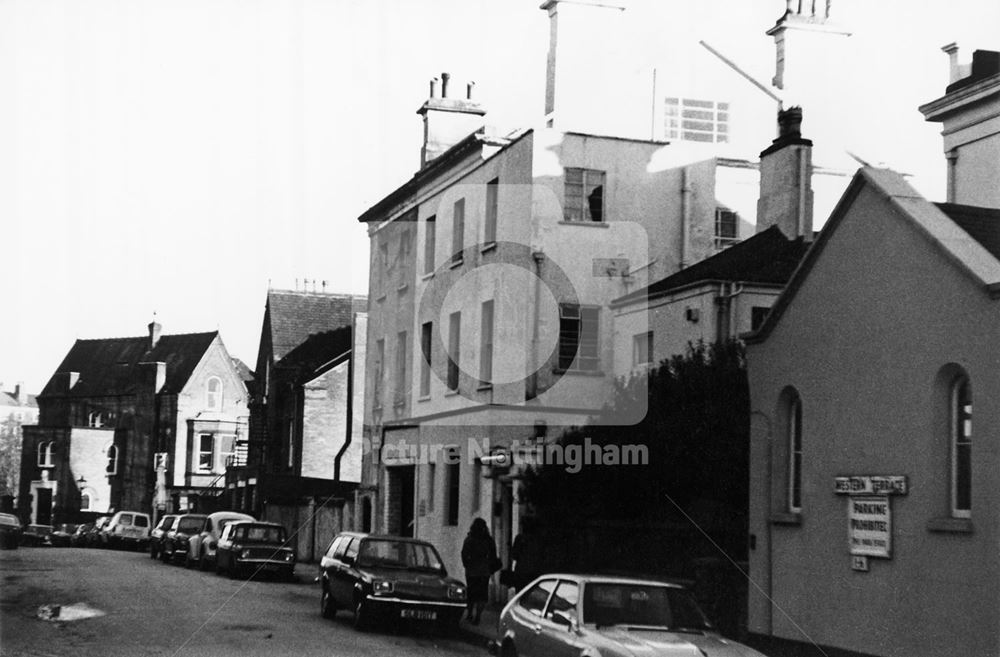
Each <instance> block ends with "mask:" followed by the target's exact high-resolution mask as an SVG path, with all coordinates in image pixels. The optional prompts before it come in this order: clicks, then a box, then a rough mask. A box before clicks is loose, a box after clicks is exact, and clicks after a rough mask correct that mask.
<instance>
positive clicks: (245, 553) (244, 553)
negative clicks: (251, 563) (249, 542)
mask: <svg viewBox="0 0 1000 657" xmlns="http://www.w3.org/2000/svg"><path fill="white" fill-rule="evenodd" d="M249 558H250V550H243V551H242V552H240V559H249Z"/></svg>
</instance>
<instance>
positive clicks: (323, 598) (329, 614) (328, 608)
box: [319, 586, 337, 618]
mask: <svg viewBox="0 0 1000 657" xmlns="http://www.w3.org/2000/svg"><path fill="white" fill-rule="evenodd" d="M319 613H320V615H321V616H322V617H323V618H333V617H334V616H336V615H337V607H336V606H334V604H333V596H332V595H330V591H329V590H327V588H326V586H324V587H323V593H322V594H320V597H319Z"/></svg>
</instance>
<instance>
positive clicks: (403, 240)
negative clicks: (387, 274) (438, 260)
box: [396, 228, 412, 289]
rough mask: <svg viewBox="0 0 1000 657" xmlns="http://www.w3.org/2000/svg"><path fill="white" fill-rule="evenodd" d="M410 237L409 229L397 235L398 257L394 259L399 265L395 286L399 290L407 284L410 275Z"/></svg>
mask: <svg viewBox="0 0 1000 657" xmlns="http://www.w3.org/2000/svg"><path fill="white" fill-rule="evenodd" d="M411 240H412V237H411V235H410V229H409V228H407V229H406V230H404V231H403V232H402V233H400V234H399V257H398V258H396V263H397V264H398V265H399V272H398V276H399V278H398V280H397V281H396V285H397V287H398V288H399V289H402V288H405V287H406V286H407V285H408V284H409V282H410V281H409V275H410V267H409V264H410V250H411V247H412V244H411Z"/></svg>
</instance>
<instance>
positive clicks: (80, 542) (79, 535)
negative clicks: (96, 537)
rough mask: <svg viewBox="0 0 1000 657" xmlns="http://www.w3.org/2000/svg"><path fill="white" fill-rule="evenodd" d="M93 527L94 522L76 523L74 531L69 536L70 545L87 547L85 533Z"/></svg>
mask: <svg viewBox="0 0 1000 657" xmlns="http://www.w3.org/2000/svg"><path fill="white" fill-rule="evenodd" d="M93 529H94V523H92V522H85V523H83V524H82V525H77V528H76V531H75V532H73V534H72V535H71V536H70V537H69V545H70V547H87V535H88V534H89V533H90V532H91V531H92V530H93Z"/></svg>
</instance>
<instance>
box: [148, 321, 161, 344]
mask: <svg viewBox="0 0 1000 657" xmlns="http://www.w3.org/2000/svg"><path fill="white" fill-rule="evenodd" d="M148 328H149V348H150V349H152V348H153V347H155V346H156V343H157V342H159V341H160V331H161V330H162V329H163V327H162V326H161V325H160V323H159V322H157V321H156V320H155V319H154V320H153V321H151V322H150V323H149V327H148Z"/></svg>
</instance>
